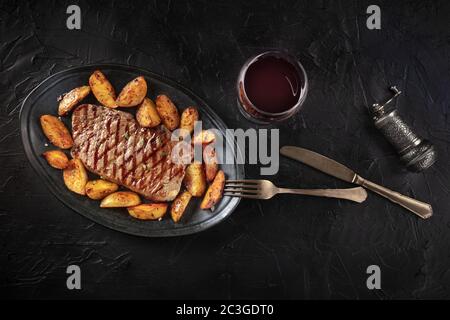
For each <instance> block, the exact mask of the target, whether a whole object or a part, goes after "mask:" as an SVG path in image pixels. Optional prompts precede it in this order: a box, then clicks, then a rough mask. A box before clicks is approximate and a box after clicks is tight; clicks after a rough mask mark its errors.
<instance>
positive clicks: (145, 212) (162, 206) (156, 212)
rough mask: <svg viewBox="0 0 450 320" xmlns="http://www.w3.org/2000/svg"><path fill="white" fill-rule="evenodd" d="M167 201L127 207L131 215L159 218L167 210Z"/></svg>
mask: <svg viewBox="0 0 450 320" xmlns="http://www.w3.org/2000/svg"><path fill="white" fill-rule="evenodd" d="M167 207H168V204H167V203H143V204H140V205H137V206H134V207H129V208H127V210H128V213H129V214H130V216H132V217H134V218H136V219H140V220H159V219H161V218H162V217H164V215H165V214H166V212H167Z"/></svg>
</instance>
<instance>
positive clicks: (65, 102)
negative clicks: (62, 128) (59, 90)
mask: <svg viewBox="0 0 450 320" xmlns="http://www.w3.org/2000/svg"><path fill="white" fill-rule="evenodd" d="M90 92H91V87H89V86H82V87H78V88H75V89H72V90H71V91H69V92H68V93H66V94H64V96H63V98H62V99H61V101H60V102H59V106H58V115H60V116H65V115H66V114H67V113H69V111H70V110H72V109H73V108H74V107H75V106H76V105H77V104H78V103H80V102H81V100H83V99H84V98H86V97H87V95H88V94H89V93H90Z"/></svg>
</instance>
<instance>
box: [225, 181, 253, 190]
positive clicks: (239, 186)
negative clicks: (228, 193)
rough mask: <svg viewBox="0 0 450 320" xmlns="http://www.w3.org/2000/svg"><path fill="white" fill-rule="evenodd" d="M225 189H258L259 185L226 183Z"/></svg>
mask: <svg viewBox="0 0 450 320" xmlns="http://www.w3.org/2000/svg"><path fill="white" fill-rule="evenodd" d="M225 187H237V188H248V189H258V185H256V184H242V183H226V182H225Z"/></svg>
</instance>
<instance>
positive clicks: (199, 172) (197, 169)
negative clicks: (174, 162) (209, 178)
mask: <svg viewBox="0 0 450 320" xmlns="http://www.w3.org/2000/svg"><path fill="white" fill-rule="evenodd" d="M184 185H185V186H186V189H187V190H188V191H189V192H190V194H191V195H192V196H194V197H201V196H202V195H203V194H204V193H205V190H206V177H205V171H204V169H203V165H202V164H201V163H191V164H190V165H188V166H187V168H186V174H185V176H184Z"/></svg>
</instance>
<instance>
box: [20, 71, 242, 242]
mask: <svg viewBox="0 0 450 320" xmlns="http://www.w3.org/2000/svg"><path fill="white" fill-rule="evenodd" d="M96 69H99V70H101V71H102V72H103V73H105V75H106V76H107V78H108V79H109V80H110V81H111V83H112V84H113V86H114V87H115V89H116V91H119V90H120V89H121V88H123V86H124V85H125V84H126V83H127V82H128V81H130V80H131V79H133V78H135V77H137V76H140V75H142V76H144V77H145V79H146V80H147V84H148V96H149V97H150V98H152V99H154V98H155V97H156V95H157V94H161V93H165V94H167V95H168V96H169V97H170V98H171V99H172V100H173V101H174V102H175V104H176V105H177V106H178V107H179V109H180V110H182V109H184V108H186V107H188V106H196V107H197V108H198V110H199V113H200V119H201V120H202V121H203V128H217V129H218V130H220V131H221V132H222V133H225V129H226V126H225V124H224V123H223V121H222V120H221V119H220V118H219V116H217V114H215V113H214V111H212V109H211V108H210V107H209V106H208V105H207V104H206V103H205V102H204V101H203V100H202V99H200V98H199V97H197V96H196V95H195V94H194V93H192V92H191V91H190V90H188V89H186V88H185V87H183V86H181V85H180V84H178V83H176V82H175V81H173V80H170V79H167V78H165V77H162V76H160V75H157V74H154V73H152V72H149V71H147V70H143V69H140V68H137V67H132V66H126V65H116V64H100V65H87V66H81V67H75V68H72V69H68V70H65V71H62V72H59V73H56V74H54V75H52V76H50V77H48V78H47V79H45V80H44V81H43V82H42V83H41V84H39V85H38V86H37V87H36V88H35V89H34V90H33V91H32V92H31V93H30V94H29V95H28V96H27V98H26V99H25V100H24V102H23V105H22V109H21V113H20V128H21V135H22V142H23V145H24V148H25V153H26V155H27V157H28V159H29V160H30V163H31V165H32V166H33V168H34V169H35V170H36V171H37V173H38V174H39V176H40V177H41V178H42V179H43V181H44V182H45V184H46V185H47V187H48V188H49V189H50V191H51V192H52V193H53V194H54V195H55V196H56V197H57V198H58V199H59V200H61V201H62V202H63V203H64V204H66V205H67V206H68V207H70V208H72V209H73V210H75V211H76V212H78V213H80V214H82V215H83V216H85V217H87V218H89V219H91V220H93V221H95V222H97V223H100V224H102V225H104V226H106V227H109V228H111V229H114V230H117V231H121V232H125V233H129V234H133V235H139V236H145V237H166V236H178V235H185V234H192V233H196V232H200V231H203V230H205V229H207V228H209V227H211V226H213V225H215V224H217V223H219V222H220V221H222V220H223V219H225V218H226V217H227V216H229V215H230V214H231V213H232V212H233V210H234V209H235V208H236V206H237V205H238V203H239V198H231V197H224V198H223V199H222V200H221V201H220V203H219V204H218V205H217V206H216V207H215V209H214V211H213V212H211V211H210V210H208V211H205V210H200V208H199V202H200V199H195V200H194V201H191V202H192V203H190V205H189V207H188V209H187V212H186V213H185V216H184V217H183V219H182V221H181V222H179V223H177V224H175V223H173V222H172V220H171V219H170V217H169V215H166V217H165V218H164V219H163V220H162V221H140V220H137V219H134V218H132V217H131V216H129V215H128V214H127V212H126V209H124V208H118V209H103V208H102V209H101V208H100V207H99V202H98V201H95V200H91V199H89V198H87V197H83V196H79V195H77V194H75V193H73V192H70V191H69V190H68V189H67V188H66V186H65V185H64V182H63V178H62V173H61V171H60V170H56V169H53V168H51V167H50V166H49V165H48V164H47V162H46V160H45V159H44V158H43V157H42V156H41V155H42V153H43V152H44V151H46V150H50V149H55V147H54V146H52V145H51V144H50V143H49V142H48V140H47V138H46V137H45V136H44V134H43V133H42V129H41V126H40V123H39V117H40V116H41V115H43V114H54V115H56V114H57V108H58V102H57V100H56V99H57V97H58V96H60V95H61V94H63V93H65V92H68V91H69V90H71V89H73V88H75V87H78V86H81V85H86V84H87V83H88V79H89V76H90V75H91V73H92V72H93V71H94V70H96ZM83 103H93V104H99V103H98V102H97V101H96V100H95V98H94V97H93V95H92V94H90V95H89V96H88V97H87V98H86V99H85V100H84V101H83ZM130 109H131V108H130ZM130 109H129V110H130ZM133 109H134V108H133ZM122 110H124V111H127V109H122ZM62 120H63V121H64V123H65V124H66V125H67V127H68V128H71V117H70V116H68V117H64V118H63V119H62ZM224 136H225V135H224ZM227 143H228V144H229V143H230V142H227ZM46 144H47V145H48V146H46ZM236 150H237V153H238V155H239V152H240V150H239V149H236ZM218 152H220V151H219V150H218ZM234 156H235V158H236V154H235V155H234ZM221 169H222V170H223V171H224V172H225V175H226V177H227V179H243V178H244V168H243V165H238V164H234V165H221Z"/></svg>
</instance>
